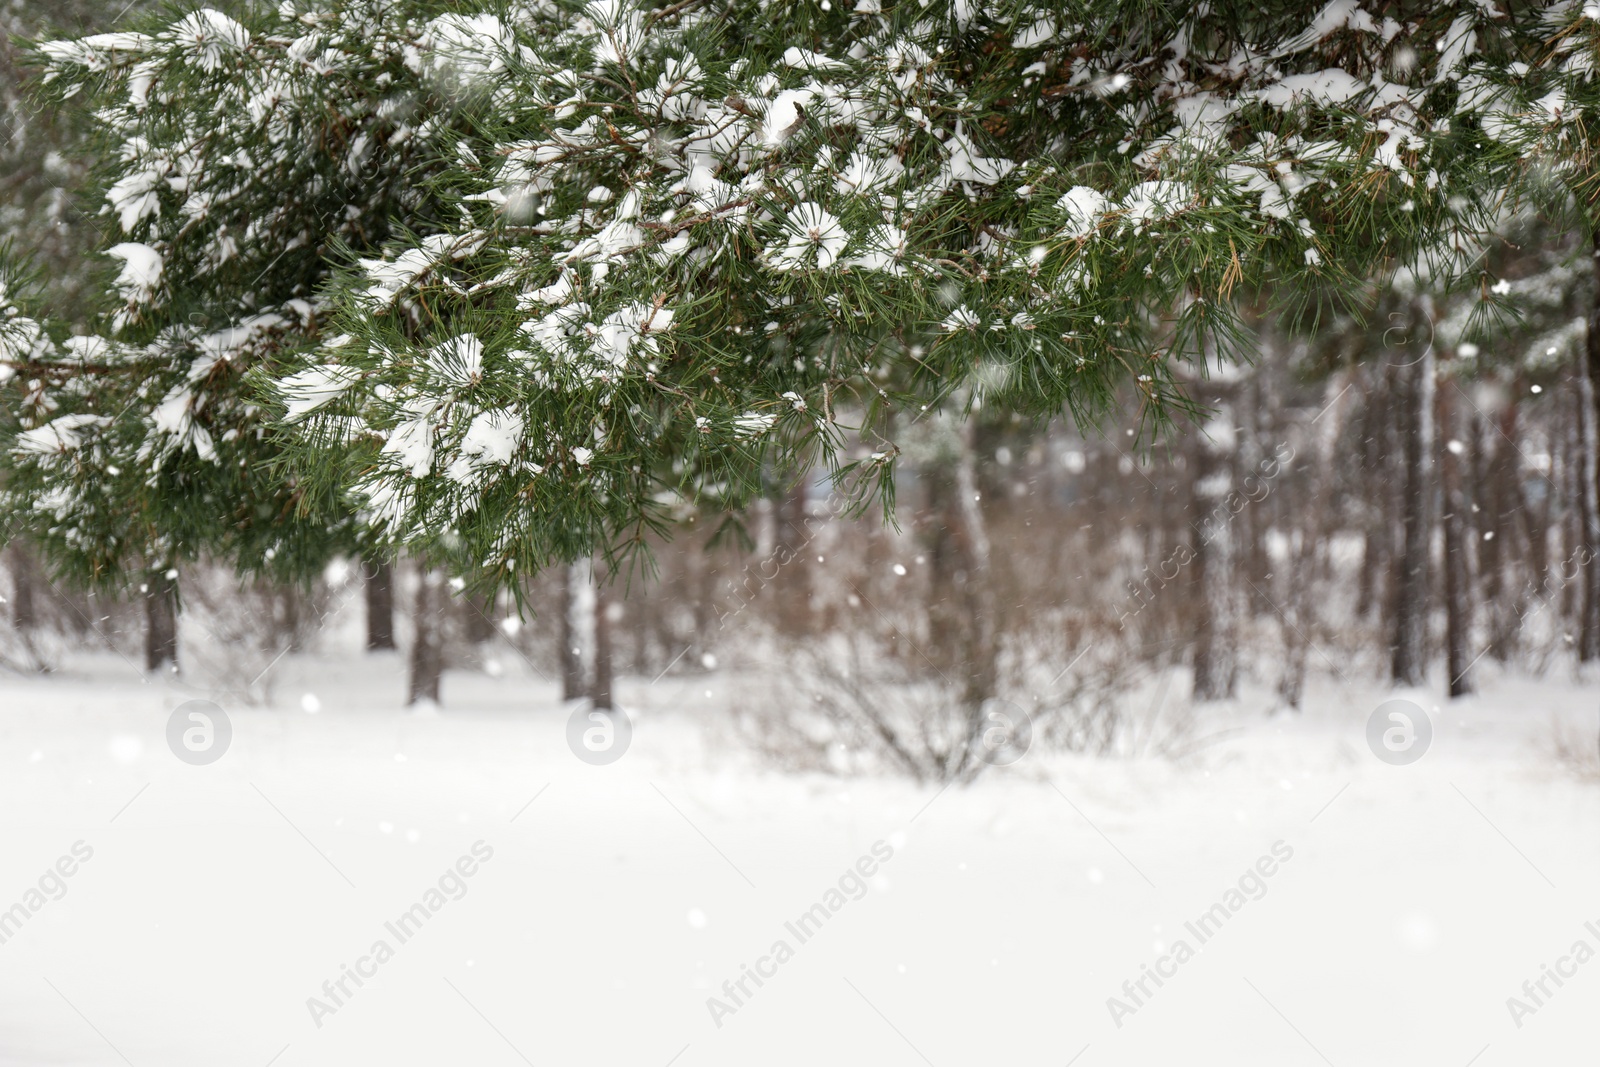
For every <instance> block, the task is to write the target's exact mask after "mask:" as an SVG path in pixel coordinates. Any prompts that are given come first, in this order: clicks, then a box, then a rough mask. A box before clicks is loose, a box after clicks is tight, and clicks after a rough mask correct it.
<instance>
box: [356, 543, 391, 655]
mask: <svg viewBox="0 0 1600 1067" xmlns="http://www.w3.org/2000/svg"><path fill="white" fill-rule="evenodd" d="M362 569H363V571H364V572H365V574H364V577H365V579H366V581H365V585H366V595H367V651H368V652H385V651H388V652H392V651H394V647H395V644H394V568H393V567H392V566H391V565H390V564H389V563H387V562H385V561H384V560H380V559H368V560H367V561H366V563H365V566H364V567H363V568H362Z"/></svg>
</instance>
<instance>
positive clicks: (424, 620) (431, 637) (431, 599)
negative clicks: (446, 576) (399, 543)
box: [406, 564, 445, 704]
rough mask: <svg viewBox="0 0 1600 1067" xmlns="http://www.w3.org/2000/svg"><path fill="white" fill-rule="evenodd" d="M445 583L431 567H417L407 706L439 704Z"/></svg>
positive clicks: (442, 672) (412, 614) (442, 673)
mask: <svg viewBox="0 0 1600 1067" xmlns="http://www.w3.org/2000/svg"><path fill="white" fill-rule="evenodd" d="M444 609H445V596H444V582H443V579H442V577H441V575H440V572H439V571H438V570H436V569H434V568H433V567H429V566H426V565H422V564H419V565H418V567H417V595H416V598H415V601H414V602H413V605H412V610H411V621H412V625H413V631H414V632H413V634H412V638H411V676H410V679H409V681H408V684H407V689H406V703H407V704H419V703H421V702H423V701H432V702H433V703H435V704H438V703H440V699H439V683H440V681H441V680H442V678H443V676H444V636H445V635H444V633H443V629H444Z"/></svg>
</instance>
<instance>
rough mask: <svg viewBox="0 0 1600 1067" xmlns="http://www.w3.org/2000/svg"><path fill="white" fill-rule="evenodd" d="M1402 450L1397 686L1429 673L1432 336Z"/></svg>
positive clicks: (1423, 309) (1406, 416)
mask: <svg viewBox="0 0 1600 1067" xmlns="http://www.w3.org/2000/svg"><path fill="white" fill-rule="evenodd" d="M1431 312H1432V301H1431V300H1429V299H1428V298H1427V297H1422V298H1419V299H1418V300H1417V301H1416V302H1415V303H1414V304H1413V305H1412V314H1413V316H1414V317H1420V316H1426V317H1428V318H1431ZM1401 380H1402V381H1403V382H1404V383H1405V384H1404V388H1403V389H1402V390H1401V392H1400V396H1399V397H1398V399H1399V400H1400V406H1401V412H1400V419H1399V420H1398V425H1399V427H1400V429H1401V435H1400V436H1401V450H1402V454H1403V456H1404V462H1405V483H1404V490H1403V493H1402V496H1401V498H1400V517H1401V524H1400V525H1401V545H1400V553H1399V560H1398V563H1399V566H1398V567H1397V568H1396V574H1395V581H1394V587H1393V590H1394V591H1393V599H1392V601H1391V604H1392V609H1391V612H1390V614H1391V616H1392V617H1393V620H1394V621H1393V629H1392V631H1391V636H1390V643H1389V648H1390V675H1391V677H1392V679H1393V681H1394V682H1395V683H1396V684H1397V685H1409V686H1420V685H1424V684H1426V683H1427V672H1428V613H1429V607H1430V606H1431V605H1430V601H1429V580H1428V571H1429V567H1428V556H1429V549H1430V545H1429V541H1430V536H1429V535H1430V533H1431V531H1432V529H1433V524H1432V521H1431V516H1430V512H1431V511H1432V508H1431V507H1430V506H1429V505H1430V503H1431V497H1432V494H1433V470H1432V467H1433V464H1432V459H1433V447H1434V446H1433V438H1434V434H1433V394H1434V358H1433V345H1432V342H1431V340H1430V341H1429V343H1428V346H1427V347H1426V348H1425V349H1424V350H1423V351H1422V352H1421V353H1419V354H1418V355H1417V356H1416V358H1415V359H1414V360H1413V362H1412V363H1411V364H1410V365H1409V366H1408V367H1406V368H1404V371H1403V373H1402V378H1401Z"/></svg>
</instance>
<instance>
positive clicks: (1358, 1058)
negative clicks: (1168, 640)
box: [0, 655, 1600, 1067]
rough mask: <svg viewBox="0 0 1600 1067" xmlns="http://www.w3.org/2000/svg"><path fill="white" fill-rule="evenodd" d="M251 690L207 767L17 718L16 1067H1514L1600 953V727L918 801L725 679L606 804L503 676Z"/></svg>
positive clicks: (75, 696) (1110, 768)
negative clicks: (749, 705)
mask: <svg viewBox="0 0 1600 1067" xmlns="http://www.w3.org/2000/svg"><path fill="white" fill-rule="evenodd" d="M274 669H275V670H276V671H277V672H279V677H278V684H277V690H276V694H277V695H276V704H277V706H275V707H272V708H256V709H251V708H246V707H230V708H228V709H227V710H228V714H229V716H230V720H231V724H232V728H233V738H232V742H231V746H230V748H229V750H228V751H227V753H226V754H225V755H224V756H223V758H221V759H220V760H218V761H217V762H215V763H213V764H211V765H209V766H190V765H187V764H185V763H183V762H180V761H179V760H178V759H176V758H174V756H173V755H172V753H171V752H170V751H169V750H168V747H167V743H166V739H165V732H166V726H167V719H168V716H169V714H170V712H171V711H172V710H173V709H174V708H176V707H177V706H178V705H179V704H180V703H182V702H183V701H185V700H188V699H191V698H192V697H194V696H196V695H197V694H196V693H194V692H191V691H187V690H185V689H184V688H183V687H182V686H180V685H163V684H161V683H149V684H145V683H143V682H142V681H141V680H140V679H138V678H137V677H136V675H135V672H134V671H132V670H131V669H130V668H129V667H128V665H127V664H125V663H124V662H123V661H121V660H120V659H117V658H115V657H112V656H109V655H108V656H102V657H89V658H77V659H71V660H69V661H68V662H67V664H66V665H65V667H64V669H63V670H62V671H61V672H59V673H57V674H56V675H54V676H51V677H45V678H21V677H17V676H8V677H4V678H0V768H3V772H0V790H3V800H0V826H3V834H4V837H3V840H4V843H5V847H4V848H3V849H0V909H4V908H10V907H11V906H12V905H13V904H16V903H21V904H22V905H23V909H22V910H23V911H24V912H27V913H28V914H27V917H26V919H25V921H21V923H20V928H18V929H15V930H14V932H12V933H10V936H9V937H8V939H7V940H6V941H5V942H4V943H3V944H0V1064H5V1065H26V1067H39V1065H45V1064H108V1065H110V1064H120V1063H127V1064H131V1065H133V1067H180V1065H188V1064H194V1065H204V1067H218V1065H223V1064H230V1065H239V1067H266V1065H267V1064H269V1063H275V1064H279V1065H282V1067H299V1065H302V1064H330V1065H332V1064H338V1065H351V1064H361V1065H368V1064H370V1065H391V1064H430V1065H432V1064H471V1065H486V1067H494V1065H514V1064H517V1063H519V1062H521V1063H529V1064H538V1065H541V1067H542V1065H545V1064H633V1065H640V1067H666V1065H667V1064H669V1063H673V1064H678V1065H681V1067H701V1065H711V1064H750V1063H762V1064H796V1065H806V1067H814V1065H816V1064H819V1063H836V1064H885V1065H893V1064H905V1065H913V1064H918V1063H927V1064H933V1065H936V1067H957V1065H965V1064H1006V1065H1010V1064H1053V1065H1056V1067H1061V1065H1064V1064H1067V1063H1076V1064H1079V1065H1081V1067H1101V1065H1113V1064H1141V1065H1142V1064H1230V1065H1232V1064H1245V1065H1250V1064H1261V1065H1271V1067H1285V1065H1295V1064H1306V1065H1314V1064H1318V1063H1325V1064H1333V1065H1336V1067H1358V1065H1359V1067H1381V1065H1397V1067H1398V1065H1405V1067H1413V1065H1420V1064H1428V1065H1442V1067H1466V1065H1467V1064H1469V1063H1475V1064H1480V1065H1483V1067H1489V1065H1501V1064H1504V1065H1518V1067H1523V1065H1534V1064H1541V1065H1542V1064H1552V1065H1562V1064H1579V1063H1592V1062H1594V1056H1595V1049H1596V1047H1597V1043H1600V1015H1597V1013H1596V1012H1595V1010H1594V1006H1595V1004H1596V1001H1597V998H1600V961H1589V960H1588V957H1587V955H1586V954H1585V953H1584V952H1582V951H1580V952H1578V953H1577V955H1576V956H1574V955H1573V953H1574V949H1575V945H1576V943H1577V942H1580V941H1582V942H1584V943H1585V944H1586V945H1587V946H1589V947H1590V948H1591V949H1595V950H1600V892H1597V890H1600V784H1597V783H1595V782H1592V781H1586V780H1584V779H1583V778H1582V777H1581V776H1579V775H1577V774H1575V773H1571V772H1569V771H1567V770H1565V769H1563V768H1560V767H1558V766H1557V765H1556V763H1555V760H1554V758H1553V756H1552V754H1551V741H1550V739H1551V734H1552V723H1555V722H1561V723H1565V724H1566V725H1567V726H1568V727H1569V728H1570V729H1572V730H1574V731H1581V732H1584V733H1586V734H1587V735H1588V736H1590V737H1592V736H1593V734H1594V731H1595V728H1596V705H1597V703H1600V699H1597V698H1600V693H1597V692H1596V690H1595V688H1594V687H1589V688H1587V689H1586V688H1584V687H1582V686H1578V685H1574V684H1572V683H1571V682H1554V681H1546V682H1542V683H1538V682H1531V681H1525V680H1519V679H1516V678H1514V677H1502V678H1498V679H1496V678H1493V677H1489V678H1488V679H1486V686H1485V689H1486V691H1485V693H1484V694H1483V695H1482V696H1480V697H1478V698H1474V699H1471V700H1468V701H1463V702H1458V703H1456V704H1453V705H1450V706H1447V707H1445V708H1443V709H1442V710H1440V711H1439V712H1438V713H1437V714H1436V715H1435V716H1434V720H1435V735H1434V738H1433V742H1432V748H1431V749H1430V751H1429V752H1428V754H1427V755H1426V756H1425V757H1424V758H1423V759H1422V760H1421V761H1420V762H1418V763H1415V764H1413V765H1411V766H1398V767H1397V766H1389V765H1386V764H1385V763H1383V762H1380V761H1379V760H1377V759H1376V758H1374V756H1373V755H1372V754H1371V752H1370V751H1369V750H1368V748H1367V745H1366V741H1365V736H1364V728H1365V723H1366V720H1367V717H1368V715H1369V713H1370V712H1371V711H1372V709H1373V708H1375V707H1376V706H1377V705H1378V703H1380V702H1381V701H1382V700H1383V699H1384V697H1385V695H1386V694H1384V693H1383V692H1382V691H1381V690H1380V689H1379V688H1378V687H1376V686H1373V687H1372V688H1371V689H1370V690H1352V689H1349V688H1347V687H1345V686H1343V685H1341V684H1339V683H1337V682H1328V681H1324V682H1323V683H1322V688H1321V689H1319V690H1318V691H1317V692H1316V693H1315V694H1313V697H1312V699H1311V700H1310V702H1309V703H1310V708H1309V710H1308V711H1307V713H1306V714H1305V715H1304V716H1301V717H1295V718H1286V717H1282V716H1280V717H1276V718H1268V717H1266V716H1265V715H1263V714H1261V713H1260V711H1259V708H1258V706H1257V705H1256V704H1254V703H1252V702H1251V701H1250V700H1249V699H1246V700H1243V701H1241V702H1240V704H1239V706H1238V707H1237V708H1233V709H1231V710H1225V711H1223V712H1218V713H1217V714H1218V715H1219V716H1222V715H1226V716H1229V717H1230V718H1229V723H1230V724H1233V725H1239V726H1242V727H1243V728H1242V729H1240V730H1238V731H1237V732H1234V733H1230V734H1228V735H1227V736H1226V737H1224V738H1223V739H1221V740H1219V741H1217V742H1216V743H1215V744H1212V745H1211V746H1209V747H1208V748H1206V749H1205V750H1204V752H1203V753H1202V755H1200V756H1198V757H1196V758H1194V759H1192V760H1190V761H1187V762H1184V763H1182V764H1174V763H1171V762H1166V761H1157V760H1093V759H1084V758H1066V757H1045V756H1042V755H1040V754H1038V753H1032V754H1030V755H1029V756H1027V757H1026V758H1025V759H1023V760H1022V761H1021V762H1020V763H1019V764H1017V765H1016V766H1014V767H1012V768H1009V769H1005V770H998V771H996V772H994V773H993V774H992V775H991V776H989V777H986V778H984V779H982V780H981V781H980V782H979V783H978V784H977V785H976V786H974V787H972V788H968V789H950V790H947V791H944V792H940V791H938V790H937V789H935V788H933V787H922V788H919V787H917V786H915V785H913V784H911V783H909V782H906V781H901V780H896V779H870V780H850V781H847V780H839V779H829V778H823V777H816V776H785V775H780V774H777V773H775V772H773V771H771V770H770V769H765V768H762V767H760V766H758V765H756V764H754V763H753V762H752V761H751V760H750V759H749V758H748V757H747V756H746V755H744V754H743V753H742V752H741V751H740V750H739V749H738V748H737V747H736V745H735V744H734V743H733V742H732V741H731V740H730V739H729V738H727V737H726V732H727V731H726V729H725V727H724V725H723V724H724V722H725V719H724V715H725V712H726V709H727V707H728V703H729V701H730V700H735V699H737V693H738V691H739V686H738V684H736V680H735V679H731V678H729V677H728V676H726V675H718V674H709V675H696V676H685V677H676V676H674V677H668V678H664V679H662V680H661V681H660V682H658V683H657V684H655V685H648V684H647V683H646V681H644V680H634V681H633V682H632V683H631V684H629V683H627V682H624V684H623V685H622V688H621V696H622V700H623V703H624V704H625V705H626V706H628V707H629V708H630V709H632V711H633V721H634V723H635V731H634V736H633V741H632V747H631V748H630V750H629V751H628V752H627V754H626V755H625V756H624V757H623V758H622V759H621V760H619V761H618V762H616V763H614V764H612V765H610V766H590V765H587V764H585V763H583V762H580V761H579V760H578V759H576V758H574V756H573V755H572V753H571V752H570V751H569V750H568V747H567V745H566V741H565V732H566V725H567V717H568V711H569V710H570V709H564V708H563V707H562V706H561V705H560V702H559V701H558V700H557V699H556V697H555V694H554V691H553V689H552V688H551V687H550V686H549V685H548V684H547V683H544V682H542V681H540V680H538V679H536V678H531V677H529V676H527V675H526V674H525V673H524V671H523V669H522V667H521V665H520V664H519V665H515V669H511V667H509V666H508V668H507V669H506V670H505V671H504V672H503V673H502V674H501V676H500V677H489V676H487V675H484V674H482V673H467V672H459V673H452V674H450V675H449V676H448V677H447V679H446V686H445V695H446V702H447V707H446V708H445V710H443V711H441V712H437V713H434V714H431V715H408V714H406V713H404V712H402V711H401V710H400V709H399V708H398V699H399V696H400V693H401V688H402V682H403V670H404V667H403V664H402V663H400V662H399V661H398V660H395V659H392V658H384V657H377V658H373V657H358V656H341V657H327V658H317V657H288V658H286V659H285V660H284V661H283V662H282V663H281V664H279V665H278V666H277V667H276V668H274ZM752 682H753V683H754V684H761V679H759V678H756V679H746V680H745V682H744V683H743V684H746V685H748V684H751V683H752ZM1176 691H1177V688H1175V689H1174V692H1176ZM307 694H311V695H312V696H314V698H315V699H312V700H308V699H305V697H306V695H307ZM307 708H315V709H317V710H316V711H315V713H308V711H307V710H306V709H307ZM80 842H81V844H80ZM75 850H76V856H75V855H74V852H75ZM90 850H92V855H89V857H88V858H87V859H84V858H83V857H84V856H85V855H87V854H88V853H89V852H90ZM885 856H887V857H888V858H884V857H885ZM63 857H66V859H65V860H63V859H62V858H63ZM58 862H60V863H61V869H62V870H69V869H70V870H71V871H72V873H71V875H70V876H69V877H67V876H61V875H60V874H52V873H50V872H54V871H56V870H57V866H56V865H57V864H58ZM858 863H859V864H860V870H862V871H866V872H868V874H867V875H862V874H859V873H857V865H858ZM468 871H470V876H468V875H467V874H466V873H464V872H468ZM1265 871H1270V872H1271V873H1270V875H1267V874H1263V873H1261V872H1265ZM58 887H59V888H58ZM34 889H37V890H39V891H40V892H39V893H38V894H37V895H36V896H35V897H33V898H32V901H33V902H34V903H38V902H39V901H41V900H42V901H43V903H42V904H41V906H39V907H38V908H37V910H36V911H32V910H30V907H29V902H30V898H29V892H30V890H34ZM1230 889H1234V890H1237V892H1236V893H1235V894H1230V893H1229V890H1230ZM57 897H59V899H56V898H57ZM417 904H421V905H423V907H422V909H421V910H420V912H419V913H418V914H425V915H426V919H425V921H423V920H422V919H414V920H412V925H411V926H409V927H407V928H405V929H404V930H400V928H398V927H394V928H393V929H391V927H392V926H394V924H396V923H398V921H399V920H400V917H401V916H402V915H404V914H406V913H407V912H408V909H411V908H412V906H413V905H417ZM819 904H820V905H822V908H821V909H820V911H818V912H815V913H814V914H816V915H825V916H826V920H825V921H822V920H821V919H819V918H814V919H813V920H811V923H812V925H810V926H807V927H805V928H804V929H801V928H800V927H797V926H794V924H796V923H797V922H798V921H799V919H800V917H801V916H803V915H805V914H807V913H808V912H809V911H811V909H813V906H814V905H819ZM1218 904H1221V905H1222V908H1221V909H1220V910H1219V911H1216V912H1212V911H1211V909H1213V906H1214V905H1218ZM430 905H431V906H430ZM1208 912H1211V914H1212V915H1213V918H1212V919H1211V920H1210V921H1209V923H1208V924H1207V925H1206V926H1205V928H1204V930H1206V931H1209V935H1208V936H1207V937H1206V941H1205V944H1204V945H1203V947H1202V946H1201V944H1200V938H1199V937H1198V936H1197V935H1196V930H1201V927H1200V925H1199V924H1200V920H1201V918H1202V916H1204V915H1206V914H1207V913H1208ZM16 922H17V920H13V926H15V925H16ZM1586 922H1587V923H1593V924H1594V925H1593V927H1592V928H1591V927H1586V926H1585V923H1586ZM1190 923H1194V924H1196V927H1195V930H1191V929H1189V928H1188V927H1187V926H1186V924H1190ZM386 924H389V925H386ZM786 924H790V925H786ZM3 929H5V928H4V927H3V926H0V930H3ZM397 931H398V932H399V933H405V934H406V935H407V936H405V938H404V940H402V939H401V937H399V936H397ZM797 934H804V935H807V936H805V937H804V939H803V940H802V937H801V936H797ZM380 941H381V942H384V944H385V946H386V949H387V951H382V950H380V951H379V955H382V956H383V959H382V961H381V962H380V961H379V960H378V959H377V958H376V957H375V956H374V955H373V953H374V950H375V948H376V946H377V943H378V942H380ZM780 941H781V942H783V943H784V948H783V949H777V943H778V942H780ZM1180 944H1181V945H1182V947H1180ZM775 950H776V951H777V953H778V956H774V955H773V953H774V951H775ZM1188 950H1197V951H1194V952H1193V955H1192V958H1190V955H1189V951H1188ZM779 956H781V957H782V958H781V962H780V960H779V958H778V957H779ZM1179 956H1182V957H1183V958H1182V960H1181V961H1180V960H1179V959H1178V957H1179ZM1579 957H1582V960H1581V961H1580V959H1579ZM1563 960H1565V961H1566V962H1562V961H1563ZM1147 966H1148V967H1151V968H1157V969H1159V970H1161V971H1163V972H1165V974H1166V975H1167V977H1164V978H1162V979H1161V984H1160V985H1157V983H1156V982H1155V980H1154V979H1151V978H1148V977H1145V974H1146V971H1145V968H1146V967H1147ZM1546 966H1548V967H1550V968H1551V969H1552V971H1556V970H1560V971H1563V972H1566V973H1567V974H1569V975H1570V977H1562V978H1561V982H1562V983H1563V984H1561V985H1558V984H1557V983H1556V982H1555V981H1554V980H1553V979H1550V978H1547V977H1544V968H1545V967H1546ZM346 968H348V969H349V971H350V973H356V972H357V971H361V972H364V973H365V975H366V976H365V977H361V980H360V984H359V985H358V984H357V983H356V981H355V980H354V979H352V978H348V977H345V974H346ZM747 968H748V969H749V970H750V971H751V972H752V973H753V972H755V971H757V970H758V969H759V970H760V971H762V972H764V973H765V975H766V976H765V977H762V978H761V984H760V985H759V986H758V985H757V983H756V981H755V980H754V979H751V978H747V977H745V972H746V969H747ZM1141 978H1143V981H1144V988H1143V990H1141V989H1140V986H1139V984H1138V983H1139V982H1140V979H1141ZM1541 978H1543V979H1544V983H1545V985H1544V988H1545V992H1546V993H1547V994H1548V995H1545V994H1541V993H1540V989H1539V986H1538V984H1537V983H1538V982H1539V981H1540V979H1541ZM341 979H343V982H344V989H343V991H342V992H341V990H340V988H339V984H338V983H339V982H340V980H341ZM741 979H743V981H744V991H743V992H741V991H740V989H739V986H738V984H737V983H738V982H739V981H740V980H741ZM1529 981H1531V982H1532V983H1534V984H1533V985H1532V987H1531V989H1532V994H1529V993H1527V992H1525V991H1524V989H1523V986H1524V982H1529ZM324 983H327V984H328V989H326V990H325V988H324ZM724 983H728V986H729V988H728V990H727V991H725V990H724ZM1124 983H1128V988H1127V989H1125V988H1124ZM1532 995H1537V996H1538V1001H1539V1004H1538V1005H1537V1006H1535V1002H1534V1000H1532V999H1530V997H1531V996H1532ZM1113 997H1114V998H1117V1000H1118V1001H1120V1002H1121V1004H1122V1007H1121V1008H1118V1007H1117V1005H1115V1004H1109V1005H1108V1000H1109V998H1113ZM1510 997H1517V998H1519V999H1521V1000H1523V1001H1524V1002H1525V1003H1526V1004H1527V1005H1529V1006H1530V1007H1531V1008H1534V1010H1532V1011H1530V1012H1525V1013H1521V1017H1520V1018H1519V1019H1513V1016H1512V1012H1511V1011H1510V1010H1509V1009H1508V1006H1507V999H1508V998H1510ZM312 998H316V1001H318V1002H319V1003H320V1004H321V1005H322V1007H318V1005H317V1004H316V1003H309V1002H310V1001H311V999H312ZM708 998H716V999H717V1000H718V1001H720V1002H721V1003H722V1004H723V1005H724V1006H725V1007H724V1008H717V1009H716V1010H715V1011H714V1010H713V1008H716V1005H711V1006H708ZM1519 1022H1520V1026H1519V1025H1518V1023H1519Z"/></svg>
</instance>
